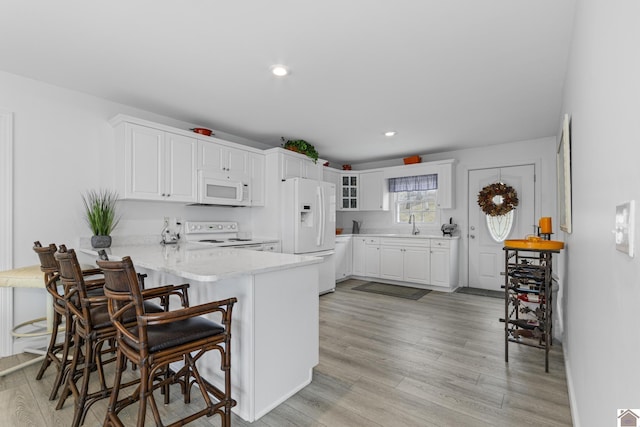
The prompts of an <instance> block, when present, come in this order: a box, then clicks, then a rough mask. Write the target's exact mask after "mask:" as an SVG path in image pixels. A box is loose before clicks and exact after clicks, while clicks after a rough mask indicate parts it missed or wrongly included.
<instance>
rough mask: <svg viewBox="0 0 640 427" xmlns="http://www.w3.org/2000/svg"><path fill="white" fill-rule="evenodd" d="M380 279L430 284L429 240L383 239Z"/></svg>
mask: <svg viewBox="0 0 640 427" xmlns="http://www.w3.org/2000/svg"><path fill="white" fill-rule="evenodd" d="M380 247H381V249H380V251H381V256H380V277H381V278H383V279H389V280H399V281H403V282H413V283H421V284H426V285H428V284H430V268H429V265H430V256H429V239H419V240H418V239H402V238H400V239H396V238H393V239H382V241H381V242H380Z"/></svg>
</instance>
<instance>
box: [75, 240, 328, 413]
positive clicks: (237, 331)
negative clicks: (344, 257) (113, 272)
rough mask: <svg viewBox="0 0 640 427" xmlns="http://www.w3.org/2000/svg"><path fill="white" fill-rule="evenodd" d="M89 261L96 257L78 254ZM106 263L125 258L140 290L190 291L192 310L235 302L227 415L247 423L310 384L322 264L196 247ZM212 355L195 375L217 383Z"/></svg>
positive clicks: (121, 251) (114, 250)
mask: <svg viewBox="0 0 640 427" xmlns="http://www.w3.org/2000/svg"><path fill="white" fill-rule="evenodd" d="M82 252H83V253H84V254H88V255H89V256H92V257H95V256H96V255H97V252H96V250H95V249H83V250H82ZM107 253H108V255H109V258H110V259H118V258H122V257H124V256H130V257H131V259H132V260H133V262H134V264H135V266H136V270H137V271H138V272H139V273H146V274H147V275H148V278H147V279H146V281H145V286H146V287H153V286H160V285H165V284H179V283H190V284H191V286H190V288H189V300H190V303H191V305H197V304H202V303H205V302H209V301H217V300H221V299H225V298H229V297H236V298H238V303H237V304H236V306H235V307H234V309H233V320H232V344H231V355H232V361H231V382H232V396H233V398H234V399H236V401H237V402H238V405H237V406H236V407H235V408H233V411H234V412H235V413H236V414H237V415H239V416H240V417H241V418H243V419H244V420H246V421H249V422H252V421H254V420H256V419H258V418H260V417H261V416H263V415H264V414H266V413H267V412H269V411H270V410H271V409H273V408H274V407H276V406H277V405H279V404H280V403H282V402H283V401H285V400H286V399H287V398H289V397H290V396H291V395H293V394H295V393H296V392H297V391H298V390H300V389H302V388H303V387H304V386H306V385H307V384H309V383H310V382H311V379H312V370H313V367H314V366H316V365H317V364H318V360H319V350H318V349H319V338H318V328H319V318H318V269H317V264H318V263H320V262H321V261H322V260H321V258H316V257H309V256H297V255H289V254H282V253H274V252H260V251H251V250H246V249H238V248H209V247H205V246H201V245H197V244H192V243H187V244H177V245H166V246H163V245H160V244H151V245H123V246H113V247H111V248H110V249H108V250H107ZM218 363H219V362H218V359H217V354H215V352H211V354H207V355H205V357H204V358H203V359H202V360H201V362H200V365H199V366H200V373H201V374H202V376H203V377H204V378H206V379H207V380H209V381H211V382H212V383H218V381H217V380H221V378H219V377H217V375H218V374H217V372H218V369H217V365H216V364H218Z"/></svg>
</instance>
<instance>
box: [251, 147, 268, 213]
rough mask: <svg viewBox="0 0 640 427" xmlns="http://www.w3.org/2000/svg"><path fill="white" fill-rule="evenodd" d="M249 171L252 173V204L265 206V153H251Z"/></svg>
mask: <svg viewBox="0 0 640 427" xmlns="http://www.w3.org/2000/svg"><path fill="white" fill-rule="evenodd" d="M249 171H250V173H251V206H264V197H265V179H266V176H265V158H264V154H261V153H249Z"/></svg>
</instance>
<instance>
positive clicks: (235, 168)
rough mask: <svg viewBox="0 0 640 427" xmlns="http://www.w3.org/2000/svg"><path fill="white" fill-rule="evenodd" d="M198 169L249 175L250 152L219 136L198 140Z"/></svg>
mask: <svg viewBox="0 0 640 427" xmlns="http://www.w3.org/2000/svg"><path fill="white" fill-rule="evenodd" d="M198 169H199V170H203V171H207V172H213V173H220V174H221V175H224V176H226V177H229V176H234V177H238V178H240V177H248V176H249V175H251V173H250V170H249V169H250V164H249V152H248V151H247V150H242V149H239V148H236V147H233V146H231V145H230V144H228V143H226V142H225V141H222V140H219V139H217V138H208V139H207V140H206V141H204V140H199V141H198Z"/></svg>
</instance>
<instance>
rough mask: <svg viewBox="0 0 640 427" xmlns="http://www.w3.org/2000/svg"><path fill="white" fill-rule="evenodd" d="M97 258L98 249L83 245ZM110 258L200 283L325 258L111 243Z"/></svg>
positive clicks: (198, 246) (83, 250)
mask: <svg viewBox="0 0 640 427" xmlns="http://www.w3.org/2000/svg"><path fill="white" fill-rule="evenodd" d="M80 251H81V252H83V253H85V254H88V255H91V256H94V257H96V258H97V257H98V249H94V248H81V249H80ZM105 251H106V253H107V255H108V256H109V259H114V260H117V259H122V258H123V257H125V256H129V257H131V259H132V260H133V262H134V264H135V265H136V266H139V267H143V268H148V269H151V270H156V271H161V272H164V273H169V274H173V275H176V276H180V277H184V278H186V279H191V280H197V281H200V282H216V281H219V280H222V279H228V278H232V277H236V276H240V275H249V274H259V273H266V272H270V271H278V270H285V269H289V268H293V267H302V266H304V265H309V264H317V263H320V262H322V258H318V257H313V256H303V255H291V254H283V253H279V252H264V251H253V250H249V249H239V248H228V247H227V248H211V247H203V246H201V245H197V244H191V243H184V244H183V243H180V244H177V245H161V244H145V245H122V246H112V247H111V248H107V249H105Z"/></svg>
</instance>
